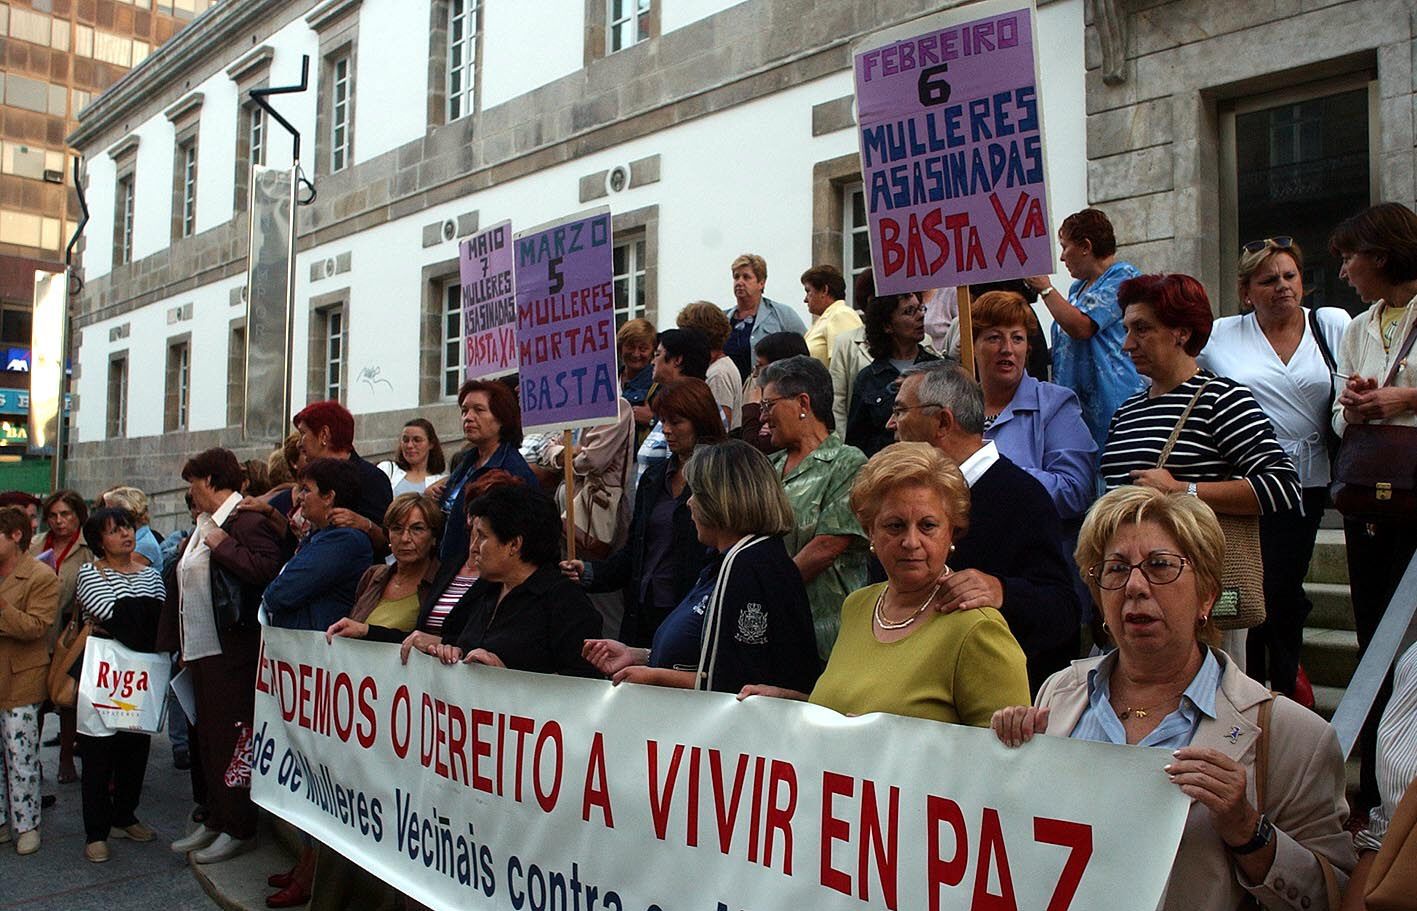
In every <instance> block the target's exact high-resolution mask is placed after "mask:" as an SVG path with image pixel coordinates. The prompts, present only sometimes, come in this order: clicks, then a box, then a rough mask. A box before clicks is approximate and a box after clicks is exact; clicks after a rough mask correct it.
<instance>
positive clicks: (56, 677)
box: [46, 607, 93, 709]
mask: <svg viewBox="0 0 1417 911" xmlns="http://www.w3.org/2000/svg"><path fill="white" fill-rule="evenodd" d="M82 618H83V612H82V611H80V610H79V609H78V608H77V607H75V609H74V614H73V616H71V617H70V618H69V622H68V623H67V624H65V626H64V628H63V629H62V630H60V631H59V638H58V640H57V641H55V643H54V654H53V656H51V657H50V659H49V677H48V679H47V681H46V682H47V685H48V689H49V701H50V702H52V703H54V704H55V705H57V706H59V707H61V708H66V709H71V708H73V707H74V706H75V705H76V704H77V703H78V700H79V678H78V677H76V676H75V675H74V673H73V672H74V669H75V668H76V667H78V666H79V665H80V664H81V663H82V662H83V660H84V645H85V644H86V643H87V642H88V641H89V633H90V632H91V631H92V630H93V624H92V623H90V622H88V621H87V620H84V619H82Z"/></svg>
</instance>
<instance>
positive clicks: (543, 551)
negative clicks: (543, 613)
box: [467, 484, 561, 567]
mask: <svg viewBox="0 0 1417 911" xmlns="http://www.w3.org/2000/svg"><path fill="white" fill-rule="evenodd" d="M467 515H468V520H469V521H471V520H472V519H474V518H476V519H481V520H482V521H483V523H484V524H485V525H487V527H488V528H490V529H491V530H492V534H494V535H496V536H497V538H498V540H500V541H502V542H504V543H505V542H507V541H511V540H512V539H513V538H521V539H522V548H521V558H522V562H524V563H530V564H531V565H532V566H537V567H541V566H547V565H548V564H552V563H555V562H556V561H557V560H558V559H560V556H561V512H560V510H558V509H557V508H556V504H555V502H553V501H552V499H551V498H550V497H548V496H547V495H546V494H544V493H542V492H541V491H539V490H532V489H531V488H530V487H523V486H519V485H515V484H503V485H501V486H499V487H494V488H492V489H491V490H489V491H488V492H487V493H485V494H483V495H482V496H480V497H478V498H477V499H475V500H473V501H472V502H471V503H469V504H468V507H467Z"/></svg>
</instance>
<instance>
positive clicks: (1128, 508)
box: [1073, 485, 1225, 645]
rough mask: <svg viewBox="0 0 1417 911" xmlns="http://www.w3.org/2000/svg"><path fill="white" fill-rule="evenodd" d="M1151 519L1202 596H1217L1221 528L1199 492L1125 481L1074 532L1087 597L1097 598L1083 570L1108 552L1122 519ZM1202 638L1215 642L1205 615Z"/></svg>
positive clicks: (1216, 633)
mask: <svg viewBox="0 0 1417 911" xmlns="http://www.w3.org/2000/svg"><path fill="white" fill-rule="evenodd" d="M1142 522H1155V523H1156V524H1157V525H1160V526H1161V527H1162V529H1163V530H1165V532H1166V533H1167V534H1168V535H1170V536H1171V537H1172V538H1173V539H1174V540H1175V542H1176V546H1177V547H1179V548H1180V549H1181V556H1183V557H1185V558H1186V559H1187V560H1189V561H1191V568H1192V569H1193V570H1194V571H1195V574H1196V587H1197V588H1198V589H1199V590H1200V593H1201V595H1202V597H1211V596H1215V595H1218V594H1219V593H1220V590H1221V585H1220V578H1221V573H1222V571H1223V570H1224V566H1225V533H1224V532H1222V531H1221V530H1220V522H1219V520H1218V519H1216V518H1215V513H1214V511H1212V510H1211V508H1210V507H1209V506H1207V505H1206V504H1205V502H1204V501H1203V500H1201V499H1199V498H1198V497H1191V496H1187V495H1185V494H1178V493H1163V492H1161V491H1159V490H1156V489H1155V488H1152V487H1140V486H1136V485H1127V486H1125V487H1118V488H1117V489H1116V490H1113V491H1111V492H1109V493H1106V494H1104V495H1103V496H1102V497H1101V498H1100V499H1099V500H1098V501H1097V502H1096V503H1094V504H1092V508H1091V509H1090V510H1088V513H1087V518H1085V519H1083V521H1082V530H1081V531H1079V532H1078V545H1077V550H1076V551H1074V553H1073V558H1074V559H1075V560H1076V561H1077V565H1078V569H1079V571H1080V572H1081V573H1082V577H1083V581H1084V582H1086V583H1087V586H1088V588H1090V589H1091V590H1092V597H1093V598H1094V599H1096V600H1097V602H1098V603H1099V604H1100V603H1101V592H1100V590H1099V589H1098V587H1097V581H1096V580H1095V579H1093V578H1092V577H1091V576H1090V575H1089V573H1088V570H1089V569H1090V568H1091V567H1093V566H1096V565H1097V564H1098V563H1100V562H1102V561H1103V560H1104V559H1106V557H1107V553H1108V547H1109V546H1110V545H1111V543H1112V539H1113V538H1115V537H1116V536H1117V530H1118V529H1120V528H1121V527H1122V525H1124V524H1130V525H1139V524H1141V523H1142ZM1200 638H1201V640H1202V641H1204V642H1206V643H1208V644H1210V645H1216V644H1219V641H1220V631H1219V630H1217V629H1215V626H1214V622H1213V621H1212V620H1209V619H1207V621H1206V624H1205V626H1203V627H1201V630H1200Z"/></svg>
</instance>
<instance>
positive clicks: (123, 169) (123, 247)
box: [108, 136, 138, 266]
mask: <svg viewBox="0 0 1417 911" xmlns="http://www.w3.org/2000/svg"><path fill="white" fill-rule="evenodd" d="M108 154H109V157H110V158H112V159H113V168H114V174H113V265H114V266H126V265H128V264H129V263H131V262H132V261H133V247H134V240H135V239H136V238H135V233H136V232H135V226H136V222H137V219H136V217H135V215H136V210H137V200H138V167H137V166H138V137H137V136H129V137H128V138H127V139H125V140H123V142H121V143H119V144H118V145H117V146H115V147H114V148H113V150H112V151H110V152H109V153H108Z"/></svg>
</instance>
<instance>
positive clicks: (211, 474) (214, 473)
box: [182, 446, 246, 493]
mask: <svg viewBox="0 0 1417 911" xmlns="http://www.w3.org/2000/svg"><path fill="white" fill-rule="evenodd" d="M194 478H205V479H206V482H207V483H208V484H210V485H211V486H212V489H213V490H229V491H232V492H233V493H235V492H237V491H239V490H241V482H242V481H244V480H246V472H245V471H243V470H242V468H241V463H240V462H238V461H237V460H236V453H234V452H232V451H231V450H230V449H222V448H221V447H220V446H216V447H213V448H211V449H204V450H202V451H201V452H199V453H197V454H196V455H194V456H192V458H190V459H188V460H187V462H186V464H184V465H183V466H182V480H184V481H186V482H187V483H189V484H190V483H191V482H192V480H193V479H194Z"/></svg>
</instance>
